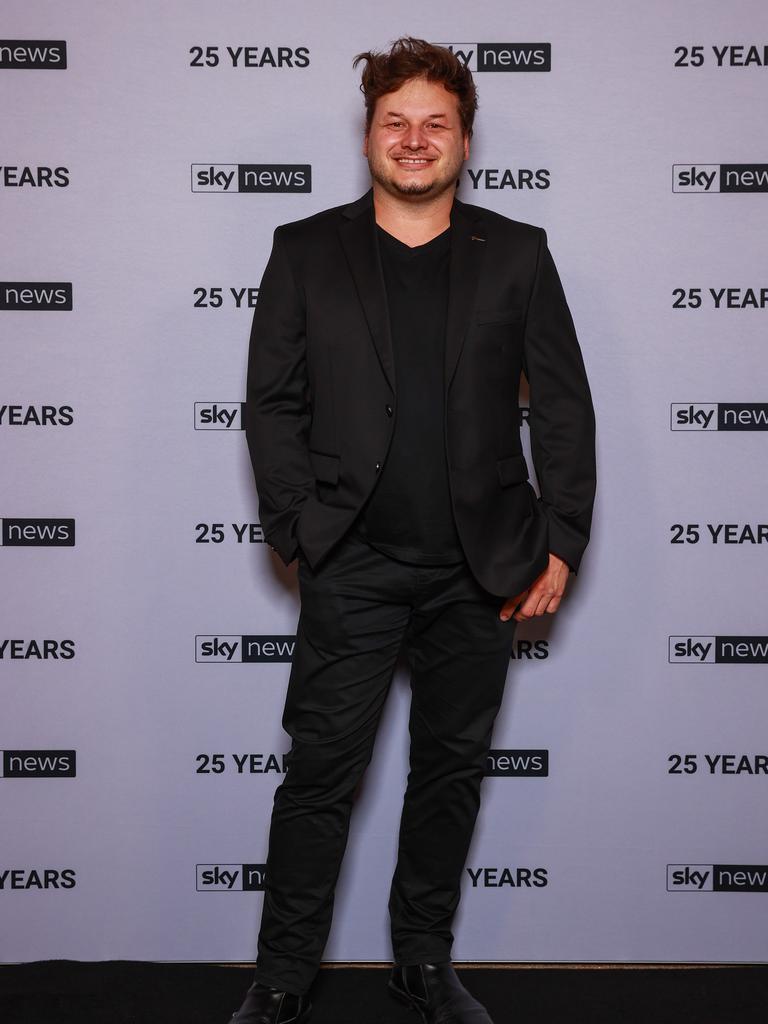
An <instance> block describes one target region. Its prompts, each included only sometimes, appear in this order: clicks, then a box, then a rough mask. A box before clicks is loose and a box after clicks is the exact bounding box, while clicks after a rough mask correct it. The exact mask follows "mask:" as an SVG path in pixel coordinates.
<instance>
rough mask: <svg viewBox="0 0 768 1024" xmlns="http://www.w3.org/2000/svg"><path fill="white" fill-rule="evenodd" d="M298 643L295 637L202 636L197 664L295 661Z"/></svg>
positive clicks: (197, 654)
mask: <svg viewBox="0 0 768 1024" xmlns="http://www.w3.org/2000/svg"><path fill="white" fill-rule="evenodd" d="M295 643H296V636H295V634H294V635H289V636H279V635H271V636H270V635H266V634H264V635H253V636H222V635H216V636H214V635H208V634H200V635H198V636H196V637H195V661H197V662H206V663H209V664H210V663H223V664H228V663H243V662H247V663H249V664H250V663H252V662H256V661H258V662H264V661H292V660H293V648H294V645H295Z"/></svg>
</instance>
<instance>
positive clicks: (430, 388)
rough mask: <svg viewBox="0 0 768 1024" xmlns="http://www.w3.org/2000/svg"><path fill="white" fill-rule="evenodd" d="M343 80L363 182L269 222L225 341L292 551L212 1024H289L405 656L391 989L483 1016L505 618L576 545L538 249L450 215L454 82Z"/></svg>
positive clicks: (511, 620)
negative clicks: (462, 911) (247, 974)
mask: <svg viewBox="0 0 768 1024" xmlns="http://www.w3.org/2000/svg"><path fill="white" fill-rule="evenodd" d="M360 61H363V62H364V64H365V67H364V71H363V76H362V84H361V89H362V91H363V94H364V97H365V109H366V126H365V134H364V142H363V154H364V155H365V157H367V160H368V167H369V169H370V174H371V178H372V187H371V189H369V191H368V192H366V193H365V195H363V196H361V197H360V198H359V199H357V200H356V201H354V202H352V203H349V204H345V205H343V206H339V207H334V208H333V209H330V210H325V211H323V212H321V213H318V214H315V215H314V216H312V217H308V218H306V219H304V220H300V221H295V222H293V223H290V224H284V225H281V226H280V227H278V228H277V229H276V230H275V233H274V240H273V247H272V252H271V255H270V258H269V262H268V264H267V267H266V270H265V272H264V276H263V278H262V282H261V288H260V292H259V301H258V305H257V307H256V310H255V312H254V317H253V323H252V327H251V336H250V350H249V360H248V377H247V395H246V412H245V420H246V437H247V441H248V445H249V450H250V455H251V460H252V464H253V471H254V477H255V482H256V488H257V491H258V495H259V514H260V519H261V524H262V527H263V529H264V534H265V537H266V539H267V541H268V543H269V545H270V547H271V548H272V550H273V551H274V552H276V554H277V555H278V556H279V558H280V559H281V560H282V561H283V562H284V563H285V564H286V565H288V564H289V563H290V562H291V561H293V559H294V558H296V557H298V563H299V568H298V580H299V593H300V599H301V611H300V615H299V621H298V626H297V632H296V644H295V648H294V655H293V662H292V665H291V673H290V679H289V684H288V691H287V694H286V701H285V710H284V714H283V719H282V721H283V726H284V728H285V729H286V731H287V732H288V734H289V735H290V737H291V741H292V742H291V748H290V752H289V754H288V757H287V772H286V775H285V777H284V779H283V781H282V784H281V785H280V786H279V787H278V788H277V790H276V793H275V800H274V808H273V812H272V820H271V828H270V835H269V849H268V856H267V870H266V882H265V894H264V906H263V912H262V918H261V928H260V931H259V938H258V958H257V964H256V972H255V980H254V982H253V984H252V985H251V987H250V988H249V990H248V992H247V994H246V998H245V1001H244V1003H243V1005H242V1007H241V1008H240V1010H239V1011H238V1012H237V1013H236V1014H235V1015H234V1017H233V1018H232V1021H233V1024H304V1022H306V1021H309V1020H310V1014H311V1005H310V1000H309V996H308V992H309V989H310V987H311V984H312V981H313V979H314V977H315V974H316V972H317V969H318V967H319V965H320V962H321V958H322V954H323V950H324V948H325V944H326V940H327V937H328V933H329V930H330V927H331V915H332V909H333V901H334V892H335V886H336V881H337V877H338V873H339V870H340V868H341V863H342V859H343V855H344V850H345V847H346V843H347V836H348V830H349V821H350V815H351V811H352V806H353V803H354V797H355V792H356V790H357V787H358V784H359V782H360V780H361V778H362V776H363V774H364V772H365V769H366V767H367V765H368V763H369V761H370V758H371V754H372V750H373V744H374V739H375V735H376V730H377V726H378V722H379V717H380V715H381V711H382V708H383V706H384V702H385V699H386V696H387V693H388V690H389V686H390V683H391V680H392V676H393V673H394V670H395V666H396V661H397V657H398V653H399V652H400V650H401V648H402V647H403V646H404V649H405V653H406V655H407V658H408V661H409V664H410V669H411V680H410V685H411V712H410V723H409V729H410V772H409V775H408V782H407V788H406V792H405V797H404V802H403V809H402V816H401V821H400V830H399V837H398V844H397V864H396V866H395V871H394V876H393V878H392V885H391V889H390V894H389V903H388V908H389V917H390V934H391V941H392V951H393V959H394V964H393V968H392V973H391V975H390V978H389V989H390V991H391V993H392V995H393V996H394V997H396V998H397V999H400V1000H401V1001H403V1002H404V1003H406V1004H408V1005H410V1006H412V1007H413V1008H415V1009H416V1010H417V1011H418V1012H419V1014H420V1015H421V1018H422V1020H423V1021H425V1022H427V1024H490V1021H491V1018H490V1016H489V1015H488V1012H487V1011H486V1009H485V1008H484V1007H483V1006H482V1005H481V1004H480V1003H478V1002H477V1000H476V999H474V998H473V996H471V995H470V993H469V992H467V990H466V989H465V988H464V987H463V985H462V984H461V982H460V980H459V978H458V976H457V974H456V972H455V971H454V968H453V966H452V963H451V949H452V944H453V933H452V930H451V926H452V921H453V918H454V915H455V912H456V908H457V905H458V902H459V896H460V883H461V878H462V873H463V870H464V865H465V861H466V856H467V851H468V848H469V844H470V841H471V838H472V834H473V830H474V826H475V821H476V817H477V813H478V810H479V806H480V788H481V782H482V779H483V776H484V774H485V770H486V762H487V756H488V750H489V748H490V744H491V735H492V728H493V724H494V721H495V719H496V716H497V713H498V710H499V707H500V705H501V700H502V695H503V692H504V686H505V682H506V676H507V670H508V668H509V660H510V654H511V651H512V645H513V640H514V634H515V629H516V625H517V623H518V622H520V621H524V620H527V619H530V618H531V617H533V616H537V615H542V614H544V613H550V614H551V613H553V612H555V611H556V610H557V608H558V606H559V604H560V601H561V598H562V596H563V594H564V590H565V584H566V580H567V578H568V574H569V571H573V572H576V571H577V570H578V567H579V563H580V561H581V557H582V554H583V553H584V550H585V548H586V546H587V543H588V540H589V535H590V525H591V518H592V508H593V502H594V495H595V483H596V475H595V452H594V434H595V424H594V412H593V407H592V401H591V396H590V390H589V385H588V382H587V377H586V373H585V369H584V364H583V360H582V356H581V351H580V348H579V344H578V342H577V339H576V334H575V331H574V326H573V321H572V319H571V315H570V312H569V310H568V306H567V303H566V300H565V296H564V294H563V290H562V287H561V284H560V280H559V277H558V274H557V271H556V269H555V265H554V262H553V260H552V257H551V255H550V253H549V249H548V247H547V239H546V234H545V232H544V231H543V230H542V229H541V228H538V227H534V226H532V225H530V224H525V223H522V222H519V221H515V220H511V219H509V218H507V217H504V216H502V215H501V214H498V213H494V212H492V211H490V210H485V209H482V208H480V207H477V206H471V205H468V204H466V203H464V202H462V201H461V200H459V199H458V197H457V196H456V188H457V185H458V181H459V177H460V174H461V169H462V165H463V164H464V162H465V161H466V160H467V159H468V157H469V145H470V139H471V137H472V131H473V120H474V114H475V110H476V107H477V98H476V92H475V86H474V83H473V81H472V76H471V73H470V72H469V70H468V69H467V68H466V67H464V66H463V65H462V64H461V62H460V61H459V60H458V59H457V58H456V57H455V56H454V55H453V54H452V53H450V51H448V50H447V49H445V48H443V47H439V46H434V45H431V44H429V43H427V42H425V41H424V40H420V39H413V38H411V37H406V38H403V39H399V40H397V41H396V42H395V43H394V44H393V45H392V47H391V49H390V50H389V52H386V53H373V52H367V53H363V54H359V55H358V57H356V58H355V62H354V64H355V66H356V65H357V64H358V62H360ZM521 372H524V373H525V375H526V377H527V379H528V382H529V386H530V404H531V410H530V420H529V422H530V429H531V454H532V458H533V462H534V467H535V469H536V473H537V477H538V481H539V488H540V492H541V493H540V495H537V494H536V492H535V491H534V489H533V487H532V486H531V484H530V483H529V481H528V476H529V473H528V466H527V463H526V460H525V457H524V455H523V453H522V446H521V440H520V429H519V408H518V389H519V382H520V375H521ZM367 912H368V908H365V910H364V911H363V910H362V909H361V913H367ZM363 952H364V951H363Z"/></svg>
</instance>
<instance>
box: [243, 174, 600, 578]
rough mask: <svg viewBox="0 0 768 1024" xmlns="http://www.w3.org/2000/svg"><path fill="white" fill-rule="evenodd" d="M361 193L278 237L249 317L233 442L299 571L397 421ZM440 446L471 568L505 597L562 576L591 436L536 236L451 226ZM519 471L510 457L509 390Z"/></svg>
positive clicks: (354, 500) (558, 300)
mask: <svg viewBox="0 0 768 1024" xmlns="http://www.w3.org/2000/svg"><path fill="white" fill-rule="evenodd" d="M375 225H376V222H375V216H374V207H373V190H372V189H369V191H368V192H367V193H366V194H365V195H363V196H361V197H360V198H359V199H358V200H356V201H355V202H353V203H350V204H348V205H345V206H337V207H334V208H333V209H330V210H324V211H322V212H321V213H318V214H315V215H314V216H312V217H307V218H305V219H303V220H298V221H294V222H292V223H289V224H283V225H281V226H279V227H278V228H276V230H275V232H274V239H273V246H272V253H271V255H270V257H269V261H268V263H267V266H266V269H265V271H264V276H263V278H262V281H261V287H260V291H259V298H258V302H257V305H256V308H255V311H254V315H253V322H252V327H251V335H250V347H249V355H248V376H247V394H246V403H245V431H246V437H247V441H248V447H249V451H250V456H251V461H252V464H253V472H254V476H255V481H256V489H257V491H258V496H259V516H260V520H261V525H262V528H263V530H264V536H265V539H266V540H267V542H268V543H269V544H270V545H271V546H272V547H273V549H274V550H275V551H277V553H278V554H279V556H280V558H281V559H282V560H283V562H284V563H285V564H286V565H287V564H288V563H289V562H290V561H292V560H293V558H295V557H296V555H297V553H298V551H299V548H300V549H301V551H302V552H303V554H304V556H305V557H306V559H307V561H308V562H309V564H310V566H311V567H312V569H316V568H317V565H318V563H320V562H321V561H322V559H323V558H324V557H325V556H326V555H327V554H328V552H329V551H330V549H331V548H332V547H333V546H334V544H335V543H336V542H337V541H338V540H339V539H340V538H341V537H342V535H343V534H344V533H345V532H346V530H347V528H348V527H349V526H350V524H351V523H352V521H353V520H354V519H355V517H356V516H357V514H358V512H359V510H360V508H361V507H362V505H363V504H364V502H365V501H366V499H367V497H368V496H369V494H370V493H371V491H372V490H373V487H374V486H375V484H376V481H377V478H378V477H377V474H378V472H379V470H380V468H381V466H382V465H383V464H384V461H385V459H386V457H387V450H388V448H389V443H390V440H391V437H392V432H393V427H394V423H395V418H396V416H397V394H396V392H395V372H394V366H393V355H392V340H391V337H390V330H389V323H388V313H387V300H386V291H385V286H384V281H383V277H382V273H381V266H380V261H379V256H378V247H377V242H376V232H375ZM451 225H452V246H451V262H450V270H449V304H448V326H447V331H446V342H445V439H446V451H447V457H448V468H449V481H450V489H451V498H452V502H453V512H454V516H455V521H456V527H457V530H458V532H459V537H460V538H461V541H462V545H463V547H464V551H465V554H466V557H467V560H468V563H469V566H470V569H471V570H472V572H473V574H474V575H475V577H476V578H477V579H478V581H479V582H480V583H481V584H482V585H483V586H484V587H485V588H486V589H487V590H489V591H490V592H491V593H493V594H495V595H498V596H503V597H510V596H512V595H514V594H517V593H519V592H520V591H522V590H523V589H525V588H526V587H527V586H529V584H531V583H532V582H533V580H534V579H535V577H536V576H538V575H539V574H540V573H541V572H542V571H543V570H544V569H545V568H546V566H547V564H548V552H549V551H553V552H554V553H555V554H557V555H559V556H560V557H561V558H563V559H565V560H566V561H567V562H568V563H569V565H570V566H571V568H572V570H573V571H574V572H576V571H577V570H578V567H579V562H580V561H581V557H582V554H583V552H584V549H585V547H586V545H587V542H588V540H589V533H590V524H591V519H592V507H593V503H594V495H595V485H596V471H595V448H594V437H595V420H594V410H593V407H592V400H591V395H590V389H589V385H588V382H587V377H586V373H585V370H584V363H583V359H582V355H581V351H580V349H579V345H578V342H577V339H576V332H575V330H574V326H573V321H572V318H571V314H570V312H569V309H568V306H567V304H566V300H565V296H564V294H563V289H562V286H561V284H560V279H559V277H558V274H557V270H556V269H555V265H554V262H553V260H552V257H551V255H550V253H549V249H548V247H547V237H546V233H545V232H544V230H543V229H542V228H538V227H534V226H533V225H531V224H525V223H522V222H520V221H514V220H511V219H510V218H508V217H504V216H502V215H501V214H498V213H494V212H492V211H490V210H486V209H483V208H481V207H478V206H471V205H469V204H467V203H464V202H462V201H461V200H459V199H458V198H455V199H454V202H453V206H452V208H451ZM521 370H523V371H524V372H525V375H526V377H527V379H528V383H529V387H530V414H529V426H530V432H531V434H530V436H531V454H532V458H533V464H534V468H535V470H536V476H537V478H538V482H539V488H540V491H541V496H540V497H537V495H536V492H535V491H534V489H533V487H532V485H531V484H530V483H529V481H528V467H527V464H526V460H525V457H524V455H523V454H522V450H521V443H520V425H519V409H518V389H519V383H520V372H521Z"/></svg>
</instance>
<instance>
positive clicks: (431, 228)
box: [373, 182, 456, 247]
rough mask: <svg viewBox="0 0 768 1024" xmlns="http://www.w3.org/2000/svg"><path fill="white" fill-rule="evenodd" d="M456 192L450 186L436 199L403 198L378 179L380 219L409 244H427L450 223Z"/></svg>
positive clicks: (377, 214) (377, 211) (376, 203)
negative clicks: (383, 186) (385, 187)
mask: <svg viewBox="0 0 768 1024" xmlns="http://www.w3.org/2000/svg"><path fill="white" fill-rule="evenodd" d="M455 195H456V192H455V189H447V190H446V191H445V192H443V193H441V194H440V195H439V196H435V197H434V199H433V198H429V199H420V200H418V201H413V200H411V201H408V200H399V199H397V198H396V197H395V196H393V195H391V193H389V192H386V191H385V190H384V189H383V188H381V186H379V185H378V184H377V183H376V182H374V183H373V208H374V212H375V217H376V223H377V224H378V225H379V227H381V228H383V229H384V230H385V231H386V232H388V233H389V234H390V235H394V237H395V238H397V239H399V240H400V241H401V242H404V243H405V245H410V246H412V247H413V246H416V245H424V244H425V243H426V242H430V241H431V240H432V239H433V238H436V237H437V235H440V234H442V233H443V231H445V230H446V228H448V227H450V223H451V208H452V206H453V200H454V197H455Z"/></svg>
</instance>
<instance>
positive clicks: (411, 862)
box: [255, 531, 517, 995]
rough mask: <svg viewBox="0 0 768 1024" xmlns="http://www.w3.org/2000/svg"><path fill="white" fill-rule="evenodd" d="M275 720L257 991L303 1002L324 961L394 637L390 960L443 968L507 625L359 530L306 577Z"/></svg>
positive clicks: (490, 604)
mask: <svg viewBox="0 0 768 1024" xmlns="http://www.w3.org/2000/svg"><path fill="white" fill-rule="evenodd" d="M298 573H299V592H300V598H301V611H300V614H299V621H298V626H297V635H296V643H295V647H294V655H293V662H292V666H291V673H290V678H289V682H288V690H287V694H286V701H285V709H284V713H283V719H282V724H283V727H284V729H285V730H286V732H287V733H288V734H289V736H290V737H291V741H292V742H291V748H290V751H289V753H288V756H287V759H286V760H287V770H286V774H285V776H284V778H283V781H282V783H281V784H280V786H279V787H278V788H277V790H276V792H275V798H274V806H273V811H272V819H271V826H270V835H269V847H268V853H267V868H266V881H265V893H264V905H263V910H262V918H261V926H260V930H259V938H258V957H257V963H256V975H255V976H256V980H257V981H261V982H262V983H263V984H267V985H274V986H275V987H277V988H280V989H282V990H284V991H288V992H293V993H295V994H297V995H298V994H303V993H305V992H306V991H307V989H308V988H309V986H310V984H311V982H312V980H313V978H314V976H315V974H316V972H317V969H318V967H319V966H320V961H321V958H322V953H323V950H324V948H325V944H326V941H327V938H328V933H329V930H330V926H331V917H332V912H333V902H334V892H335V887H336V882H337V878H338V874H339V870H340V867H341V862H342V858H343V855H344V850H345V848H346V844H347V836H348V830H349V821H350V814H351V810H352V805H353V801H354V796H355V791H356V789H357V786H358V784H359V782H360V780H361V777H362V775H363V773H364V772H365V769H366V767H367V765H368V763H369V762H370V760H371V756H372V753H373V746H374V740H375V736H376V730H377V726H378V723H379V718H380V716H381V712H382V709H383V707H384V703H385V700H386V697H387V694H388V692H389V688H390V684H391V682H392V678H393V675H394V671H395V667H396V663H397V658H398V653H399V651H400V649H401V646H402V644H403V642H404V643H405V650H406V654H407V657H408V661H409V664H410V668H411V680H410V686H411V709H410V720H409V730H410V771H409V774H408V781H407V787H406V792H405V797H404V801H403V809H402V816H401V821H400V832H399V840H398V857H397V865H396V868H395V872H394V876H393V878H392V885H391V890H390V895H389V904H388V909H389V915H390V930H391V940H392V950H393V955H394V960H395V962H396V963H399V964H412V963H419V962H431V963H439V962H444V961H448V960H450V958H451V946H452V943H453V934H452V932H451V922H452V920H453V916H454V913H455V911H456V907H457V905H458V902H459V897H460V883H461V876H462V872H463V869H464V864H465V861H466V857H467V853H468V849H469V844H470V841H471V838H472V833H473V831H474V826H475V820H476V817H477V813H478V810H479V806H480V786H481V781H482V778H483V775H484V772H485V765H486V757H487V752H488V749H489V747H490V744H491V734H492V728H493V723H494V720H495V718H496V715H497V713H498V710H499V707H500V704H501V701H502V696H503V692H504V685H505V681H506V676H507V669H508V667H509V659H510V655H511V652H512V644H513V639H514V634H515V627H516V624H517V623H516V620H515V619H509V620H507V621H506V622H503V621H502V620H501V619H500V618H499V610H500V608H501V606H502V604H503V599H502V598H499V597H497V596H494V595H492V594H490V593H488V592H487V591H486V590H485V589H484V588H483V587H482V586H481V585H480V584H479V583H478V582H477V581H476V580H475V578H474V577H473V576H472V574H471V573H470V570H469V568H468V566H467V564H466V562H457V563H454V564H451V565H442V566H424V565H415V564H411V563H405V562H400V561H397V560H395V559H393V558H390V557H389V556H388V555H385V554H383V553H382V552H380V551H378V550H376V549H375V548H373V547H372V546H370V545H369V544H367V543H366V542H365V541H364V540H362V539H361V538H360V537H359V536H358V535H357V534H356V533H355V532H354V531H353V532H351V533H349V534H347V535H346V536H345V537H344V538H343V539H342V540H341V541H340V542H339V544H338V545H337V546H336V547H335V548H334V549H333V550H332V552H331V553H330V554H329V555H328V557H327V558H326V559H325V560H324V561H323V562H322V563H320V565H319V566H318V567H317V569H316V570H314V571H313V570H312V569H311V568H310V567H309V565H308V563H307V562H306V561H305V560H304V559H303V557H301V556H300V560H299V570H298Z"/></svg>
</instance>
